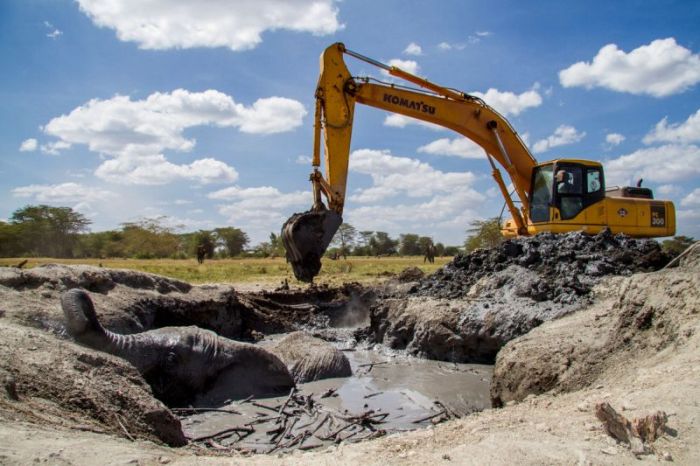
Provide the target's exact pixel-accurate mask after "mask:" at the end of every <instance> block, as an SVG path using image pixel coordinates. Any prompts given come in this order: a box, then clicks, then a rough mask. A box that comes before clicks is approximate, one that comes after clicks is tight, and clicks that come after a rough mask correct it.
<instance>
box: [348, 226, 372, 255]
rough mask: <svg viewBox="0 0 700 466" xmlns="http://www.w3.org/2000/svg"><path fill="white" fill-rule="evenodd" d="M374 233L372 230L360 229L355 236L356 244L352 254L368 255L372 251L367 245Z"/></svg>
mask: <svg viewBox="0 0 700 466" xmlns="http://www.w3.org/2000/svg"><path fill="white" fill-rule="evenodd" d="M372 235H374V232H373V231H361V232H359V236H358V237H357V238H356V246H355V249H354V250H353V254H354V255H356V256H370V255H372V252H371V250H370V247H369V242H370V240H371V239H372Z"/></svg>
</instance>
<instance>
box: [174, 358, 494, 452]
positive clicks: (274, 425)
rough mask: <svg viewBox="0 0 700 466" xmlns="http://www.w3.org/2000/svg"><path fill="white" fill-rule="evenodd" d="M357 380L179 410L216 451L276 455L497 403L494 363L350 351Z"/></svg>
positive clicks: (192, 435) (198, 438)
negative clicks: (493, 389)
mask: <svg viewBox="0 0 700 466" xmlns="http://www.w3.org/2000/svg"><path fill="white" fill-rule="evenodd" d="M346 354H347V355H348V357H349V359H350V362H351V365H352V369H353V374H354V375H353V376H350V377H342V378H332V379H325V380H320V381H316V382H310V383H303V384H298V385H297V389H296V390H295V391H294V393H293V394H292V395H291V396H289V395H286V396H282V397H275V398H266V399H249V400H243V401H237V402H232V403H230V404H227V405H225V406H223V407H221V408H220V409H218V410H216V411H210V410H206V409H204V410H203V409H202V408H206V407H199V408H197V407H195V408H193V409H183V410H177V409H175V410H174V411H175V412H176V413H179V414H180V415H181V416H182V417H181V422H182V425H183V431H184V433H185V435H186V436H187V437H188V438H189V439H190V440H191V441H192V442H194V443H197V444H199V445H201V446H204V447H208V448H213V449H217V450H235V451H243V452H251V453H252V452H256V453H272V452H284V451H289V450H293V449H302V450H307V449H315V448H320V447H323V446H327V445H331V444H334V443H340V442H347V443H354V442H359V441H362V440H367V439H371V438H378V437H381V436H384V435H387V434H390V433H393V432H401V431H407V430H415V429H418V428H424V427H426V426H430V425H435V424H438V423H441V422H443V421H446V420H449V419H455V418H458V417H462V416H465V415H468V414H470V413H472V412H475V411H481V410H483V409H485V408H487V407H489V406H490V399H489V385H490V381H491V371H492V367H491V366H483V365H473V364H446V363H441V362H438V361H430V360H425V359H417V358H413V357H410V356H407V355H404V354H398V353H395V352H391V351H385V350H384V351H375V350H371V349H362V350H354V351H346Z"/></svg>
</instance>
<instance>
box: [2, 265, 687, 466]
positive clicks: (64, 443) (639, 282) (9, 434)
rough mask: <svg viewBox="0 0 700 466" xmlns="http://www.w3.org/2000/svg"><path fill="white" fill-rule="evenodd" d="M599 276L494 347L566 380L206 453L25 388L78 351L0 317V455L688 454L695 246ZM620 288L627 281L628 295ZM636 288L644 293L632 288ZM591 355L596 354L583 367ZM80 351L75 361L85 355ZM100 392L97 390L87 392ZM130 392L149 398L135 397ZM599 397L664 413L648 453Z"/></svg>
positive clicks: (92, 373)
mask: <svg viewBox="0 0 700 466" xmlns="http://www.w3.org/2000/svg"><path fill="white" fill-rule="evenodd" d="M606 285H607V287H606V286H603V287H602V288H600V290H599V291H598V300H597V301H596V302H595V304H594V305H592V306H591V307H589V308H587V309H585V310H582V311H579V312H576V313H575V314H572V315H569V316H567V317H564V318H562V319H559V320H555V321H552V322H548V323H545V324H543V325H542V326H540V327H538V328H537V329H535V330H533V331H532V332H530V333H529V334H528V335H525V336H524V337H521V339H516V340H514V341H512V342H511V343H509V344H508V346H507V347H506V350H508V351H509V352H510V353H509V354H512V353H513V349H512V348H513V347H515V348H516V350H518V348H521V350H522V354H521V358H520V359H521V360H523V358H525V359H527V360H529V361H530V365H531V367H533V368H534V369H533V371H534V372H533V373H532V378H533V379H537V378H538V377H542V376H543V374H544V375H547V374H550V375H551V374H554V375H556V377H558V378H561V379H562V380H564V381H569V385H566V386H565V389H559V388H558V385H557V383H554V384H553V385H552V386H551V387H549V391H547V392H545V393H541V394H538V395H534V394H530V395H524V393H525V392H519V393H520V395H518V396H517V397H514V399H513V400H512V401H506V400H504V401H506V403H505V407H503V408H500V409H489V410H486V411H483V412H481V413H477V414H474V415H472V416H469V417H467V418H464V419H460V420H457V421H452V422H449V423H445V424H441V425H438V426H435V427H433V428H429V429H424V430H421V431H414V432H409V433H404V434H394V435H390V436H388V437H385V438H382V439H379V440H375V441H369V442H365V443H360V444H352V445H342V444H341V445H339V446H335V447H330V448H328V449H326V450H324V451H315V452H295V453H292V454H289V455H284V456H252V457H244V456H240V455H238V456H214V455H213V454H212V453H211V451H198V450H196V449H195V447H184V448H169V447H165V446H161V445H159V444H157V443H154V441H147V440H140V439H137V440H134V441H132V440H130V439H128V438H127V437H128V436H129V435H133V434H132V433H131V432H129V429H131V428H132V425H136V424H132V423H131V422H133V423H136V422H137V421H138V419H134V420H132V421H129V420H128V419H124V420H122V422H121V424H122V425H123V426H125V427H126V428H122V426H121V425H120V423H119V422H102V423H98V422H96V421H95V420H94V419H93V418H90V416H88V415H87V414H86V413H89V410H85V409H84V407H82V408H81V409H77V408H76V409H75V410H73V411H71V410H70V409H67V408H66V406H70V404H68V405H67V404H66V403H65V399H63V398H62V396H61V393H60V392H57V393H55V395H54V398H51V397H48V398H47V397H37V396H33V395H32V391H31V390H28V389H27V387H30V386H32V383H31V380H32V376H33V377H35V378H36V380H37V381H38V380H39V379H41V378H42V377H44V376H45V375H46V372H48V371H50V370H51V367H52V364H59V363H60V359H61V358H60V354H63V355H66V354H71V355H73V354H74V353H75V357H76V358H77V357H78V356H79V354H80V352H81V351H84V352H86V353H87V350H85V349H82V348H81V347H78V346H77V345H74V344H73V343H71V342H67V341H60V340H57V339H56V338H55V337H54V336H52V335H51V334H49V333H48V332H46V331H45V330H41V329H36V328H30V327H25V326H20V325H17V324H15V323H13V322H8V321H7V320H8V319H6V318H0V329H1V330H2V332H3V333H2V336H0V342H1V343H3V345H2V347H1V348H0V351H2V353H3V354H4V355H9V356H10V357H13V354H16V351H17V350H16V348H22V351H21V354H22V358H23V359H22V361H16V364H18V365H19V364H24V365H25V366H26V367H28V369H26V370H25V369H23V371H24V372H22V373H18V372H17V371H16V369H13V370H14V372H12V371H10V372H11V373H10V376H14V377H15V378H16V379H17V381H16V383H17V386H18V392H19V394H20V397H19V401H15V400H12V399H11V396H10V392H11V390H9V391H8V390H7V389H8V388H10V385H11V383H9V382H8V381H9V379H8V375H7V374H6V373H5V374H0V376H1V377H3V380H4V384H5V387H6V390H5V391H4V392H2V393H0V464H28V463H32V462H37V463H47V464H251V463H255V464H290V465H291V464H333V465H336V464H453V463H454V464H633V463H634V464H637V463H638V462H640V461H643V462H656V461H673V462H675V463H677V464H700V448H698V445H700V306H699V302H700V301H699V300H698V299H699V298H698V293H699V292H698V290H699V289H700V254H696V255H695V256H694V257H690V259H688V260H685V261H683V264H682V266H681V267H679V268H677V269H670V270H666V271H661V272H656V273H653V274H639V275H635V276H632V277H629V278H624V279H619V280H617V281H610V282H609V283H607V284H606ZM630 290H633V291H634V292H635V294H634V296H633V298H634V299H632V298H631V297H630ZM646 290H648V293H651V294H648V295H647V294H644V293H647V291H646ZM630 306H631V307H630ZM650 308H651V309H652V310H653V311H652V313H651V314H650V313H649V311H648V309H650ZM630 309H632V310H633V311H634V313H633V314H630V312H631V311H630ZM645 309H647V311H645ZM674 309H677V310H678V312H674ZM640 319H641V320H640ZM611 332H612V333H611ZM572 335H573V337H572ZM601 335H604V336H605V341H602V338H603V337H601ZM572 339H573V341H572ZM578 340H580V341H578ZM610 342H613V343H614V344H612V343H610ZM608 343H610V344H608ZM52 345H53V346H52ZM566 345H568V346H566ZM570 347H574V348H575V349H576V350H577V351H578V352H577V353H576V355H577V357H576V358H573V359H572V361H574V362H573V363H571V362H570V363H568V366H567V363H566V361H565V360H563V361H564V362H561V361H560V360H559V359H557V358H549V359H547V362H543V363H542V364H541V365H538V364H532V359H533V358H538V357H539V358H541V359H543V360H544V358H542V355H543V354H545V353H546V352H550V353H551V354H555V355H557V356H560V355H559V352H560V351H561V350H562V348H567V350H570V349H569V348H570ZM32 348H34V349H32ZM76 348H77V349H76ZM509 348H510V349H509ZM601 349H604V350H605V353H601ZM589 350H590V351H589ZM46 352H48V353H49V354H50V356H47V355H46V354H45V353H46ZM61 352H63V353H61ZM516 352H517V351H516ZM506 354H507V353H504V357H505V355H506ZM578 356H580V357H578ZM594 356H595V357H596V358H598V359H601V360H603V362H602V363H600V364H594V365H595V370H594V371H588V368H589V367H590V366H591V364H592V360H591V359H590V358H592V357H594ZM86 357H87V356H83V358H86ZM52 358H53V359H52ZM87 358H88V359H87V362H85V364H88V365H90V364H92V365H93V366H94V365H95V363H94V361H93V362H91V361H92V360H91V359H90V358H89V357H87ZM64 359H65V358H64ZM113 359H114V358H110V357H108V356H105V361H104V362H101V363H100V364H99V365H97V366H95V367H96V368H97V369H95V368H83V370H79V369H76V374H78V373H79V374H83V375H82V376H81V377H82V379H80V380H82V382H81V383H84V384H86V387H88V388H90V390H98V389H101V390H108V389H109V387H105V386H104V385H101V382H100V380H101V378H100V376H101V375H104V374H105V373H109V374H114V373H116V374H118V373H119V371H128V370H129V369H128V368H125V367H122V365H120V364H121V363H120V362H118V361H115V360H113ZM525 362H526V363H527V361H525ZM525 367H527V364H525ZM537 368H541V369H542V371H541V372H542V373H537V371H538V369H537ZM572 368H573V369H572ZM32 371H34V372H32ZM42 371H43V373H42ZM576 371H578V372H577V373H573V372H576ZM520 372H522V373H526V372H527V371H526V370H524V369H521V370H520ZM582 373H585V376H581V375H580V374H582ZM129 374H131V373H129ZM577 374H578V375H577ZM131 376H133V377H132V378H134V380H135V381H137V382H135V383H134V384H133V386H134V387H136V388H133V387H132V388H133V389H134V390H139V388H138V387H140V382H138V377H137V375H133V374H131V375H130V377H131ZM48 380H51V379H50V378H49V379H48ZM526 385H527V384H526ZM69 386H70V385H68V384H67V385H66V387H69ZM533 386H535V387H537V386H538V385H537V384H533ZM122 388H123V387H112V388H111V389H112V390H113V392H110V393H113V394H112V395H109V396H107V399H106V400H105V401H106V402H107V403H112V406H118V405H119V404H120V403H124V402H127V401H125V400H127V399H131V398H130V397H129V396H123V397H122V398H120V396H119V394H120V391H121V390H122ZM537 390H539V388H536V389H533V391H537ZM5 392H7V393H5ZM45 392H50V390H48V389H45V390H44V393H45ZM523 395H524V396H523ZM99 396H102V395H101V392H96V393H94V397H99ZM105 396H106V395H105ZM132 396H135V397H136V399H138V400H141V401H140V402H142V403H147V402H149V401H147V400H146V399H145V398H144V399H141V398H139V397H140V395H139V394H132ZM518 399H521V401H517V400H518ZM80 400H81V398H78V401H79V402H80ZM90 400H92V401H93V402H94V401H95V400H94V399H92V398H90V397H87V398H84V399H82V402H88V401H90ZM603 401H607V402H608V403H610V404H611V405H612V406H613V407H614V408H615V409H617V410H618V411H619V412H620V413H621V414H623V415H624V416H626V417H628V418H630V419H631V418H634V417H638V416H644V415H646V414H650V413H652V412H655V411H657V410H662V411H665V412H666V413H667V414H668V416H669V420H668V429H667V430H666V432H665V433H664V434H663V436H662V437H661V438H660V439H658V440H656V441H655V442H654V443H653V444H652V445H651V446H652V449H653V453H652V454H649V455H645V456H640V457H635V456H634V455H633V454H632V452H631V451H630V449H629V448H628V447H627V446H626V445H624V444H619V443H617V442H616V441H615V440H614V439H612V438H611V437H610V436H609V435H608V434H607V433H605V431H604V430H603V428H602V425H601V423H600V421H598V420H597V419H596V417H595V411H594V409H595V405H596V404H597V403H599V402H603ZM129 402H130V401H129ZM156 405H157V403H156ZM137 408H138V406H133V407H132V408H129V409H127V410H126V411H125V412H127V413H128V412H130V409H137ZM121 412H124V411H121ZM93 414H94V413H93ZM151 428H152V426H143V428H142V430H140V431H137V432H136V434H138V435H139V437H140V438H143V437H146V438H148V432H149V429H151ZM127 432H129V433H128V434H127ZM151 435H152V434H151Z"/></svg>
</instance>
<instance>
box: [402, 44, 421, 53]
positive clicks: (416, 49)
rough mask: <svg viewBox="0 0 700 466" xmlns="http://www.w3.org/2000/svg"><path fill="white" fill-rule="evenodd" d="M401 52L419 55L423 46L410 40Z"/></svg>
mask: <svg viewBox="0 0 700 466" xmlns="http://www.w3.org/2000/svg"><path fill="white" fill-rule="evenodd" d="M403 53H405V54H406V55H416V56H420V55H423V48H422V47H421V46H420V45H418V44H416V43H415V42H411V43H410V44H408V45H407V46H406V48H405V49H404V51H403Z"/></svg>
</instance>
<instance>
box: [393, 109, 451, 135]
mask: <svg viewBox="0 0 700 466" xmlns="http://www.w3.org/2000/svg"><path fill="white" fill-rule="evenodd" d="M408 125H418V126H422V127H424V128H428V129H432V130H433V131H445V130H446V129H447V128H444V127H442V126H439V125H436V124H434V123H428V122H427V121H422V120H418V119H416V118H411V117H407V116H404V115H399V114H398V113H392V114H391V115H387V116H386V118H384V126H391V127H392V128H405V127H406V126H408Z"/></svg>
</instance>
